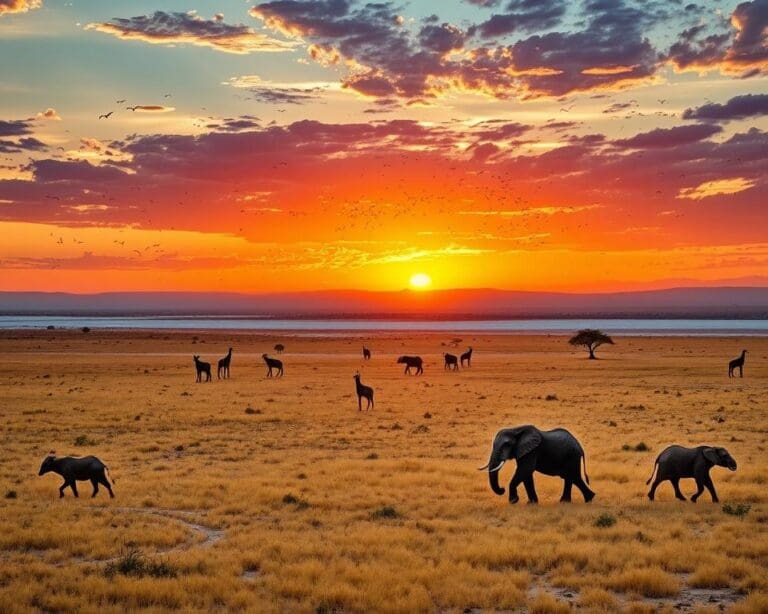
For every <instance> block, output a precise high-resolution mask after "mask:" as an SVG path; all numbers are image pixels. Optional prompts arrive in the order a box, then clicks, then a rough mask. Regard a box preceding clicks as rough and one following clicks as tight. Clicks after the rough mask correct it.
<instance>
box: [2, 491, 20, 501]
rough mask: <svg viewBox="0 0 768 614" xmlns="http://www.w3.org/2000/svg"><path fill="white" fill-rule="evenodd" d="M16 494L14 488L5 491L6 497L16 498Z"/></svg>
mask: <svg viewBox="0 0 768 614" xmlns="http://www.w3.org/2000/svg"><path fill="white" fill-rule="evenodd" d="M18 496H19V495H18V494H17V493H16V491H15V490H9V491H7V492H6V493H5V498H6V499H16V498H17V497H18Z"/></svg>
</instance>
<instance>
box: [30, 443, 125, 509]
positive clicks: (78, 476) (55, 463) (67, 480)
mask: <svg viewBox="0 0 768 614" xmlns="http://www.w3.org/2000/svg"><path fill="white" fill-rule="evenodd" d="M51 471H52V472H53V473H58V474H59V475H60V476H61V477H63V478H64V483H63V484H62V485H61V487H60V488H59V497H63V496H64V489H65V488H66V487H67V486H69V487H70V488H71V489H72V494H73V495H75V496H76V497H79V496H80V495H78V494H77V484H76V482H77V481H78V480H79V481H81V482H82V481H85V480H90V481H91V484H93V494H92V495H91V497H95V496H96V495H97V494H98V492H99V484H102V485H103V486H105V487H106V488H107V490H108V491H109V496H110V497H111V498H113V499H114V497H115V493H113V492H112V485H111V484H110V483H109V480H107V476H106V475H105V474H104V472H105V471H109V469H107V466H106V465H105V464H104V463H102V462H101V461H100V460H99V459H98V458H96V457H95V456H83V457H82V458H78V457H73V456H63V457H61V458H56V453H55V452H51V453H50V454H49V455H48V456H46V457H45V460H43V464H42V465H40V472H39V473H38V474H37V475H45V474H46V473H50V472H51Z"/></svg>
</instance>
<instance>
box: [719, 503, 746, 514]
mask: <svg viewBox="0 0 768 614" xmlns="http://www.w3.org/2000/svg"><path fill="white" fill-rule="evenodd" d="M751 509H752V506H751V505H749V504H748V503H737V504H736V505H731V504H730V503H726V504H725V505H723V512H725V513H726V514H728V515H729V516H736V518H744V516H746V515H747V514H749V510H751Z"/></svg>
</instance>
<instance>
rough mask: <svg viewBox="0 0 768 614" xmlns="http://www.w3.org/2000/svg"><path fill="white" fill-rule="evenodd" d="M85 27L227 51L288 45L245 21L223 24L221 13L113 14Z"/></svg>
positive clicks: (278, 48) (129, 37)
mask: <svg viewBox="0 0 768 614" xmlns="http://www.w3.org/2000/svg"><path fill="white" fill-rule="evenodd" d="M86 29H88V30H96V31H98V32H105V33H107V34H112V35H114V36H117V37H118V38H120V39H123V40H140V41H144V42H147V43H156V44H190V45H197V46H203V47H210V48H212V49H216V50H218V51H224V52H227V53H238V54H244V53H251V52H253V51H283V50H285V49H288V48H289V46H288V45H286V44H285V43H283V42H280V41H278V40H275V39H273V38H270V37H267V36H265V35H263V34H259V33H257V32H255V31H254V30H253V28H251V27H249V26H246V25H244V24H236V25H233V24H228V23H225V22H224V18H223V16H222V15H221V14H220V13H218V14H216V15H214V16H213V18H211V19H204V18H203V17H200V16H199V15H197V13H195V12H194V11H190V12H188V13H166V12H165V11H155V12H154V13H153V14H152V15H139V16H136V17H129V18H121V17H115V18H113V19H112V20H111V21H107V22H102V23H89V24H88V25H87V26H86Z"/></svg>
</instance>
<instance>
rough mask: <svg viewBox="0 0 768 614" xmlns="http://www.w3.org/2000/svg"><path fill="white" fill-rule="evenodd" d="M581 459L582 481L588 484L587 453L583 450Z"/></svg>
mask: <svg viewBox="0 0 768 614" xmlns="http://www.w3.org/2000/svg"><path fill="white" fill-rule="evenodd" d="M581 460H582V462H583V463H584V481H586V483H587V484H589V476H588V475H587V453H586V452H584V450H582V451H581Z"/></svg>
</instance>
